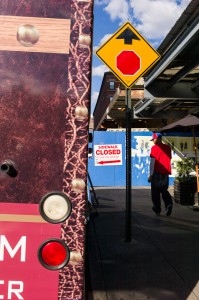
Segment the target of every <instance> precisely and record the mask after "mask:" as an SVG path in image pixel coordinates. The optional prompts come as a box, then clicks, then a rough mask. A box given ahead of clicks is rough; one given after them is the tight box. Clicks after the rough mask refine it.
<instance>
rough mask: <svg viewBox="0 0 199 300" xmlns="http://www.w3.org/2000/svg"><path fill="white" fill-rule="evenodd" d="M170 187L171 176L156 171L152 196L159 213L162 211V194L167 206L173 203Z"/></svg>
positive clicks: (152, 183)
mask: <svg viewBox="0 0 199 300" xmlns="http://www.w3.org/2000/svg"><path fill="white" fill-rule="evenodd" d="M168 187H169V176H168V175H167V174H160V173H157V172H154V174H153V176H152V181H151V198H152V202H153V206H154V208H155V210H156V211H157V213H160V212H161V198H160V194H162V200H163V202H164V205H165V208H167V206H168V205H173V201H172V197H171V195H170V194H169V192H168Z"/></svg>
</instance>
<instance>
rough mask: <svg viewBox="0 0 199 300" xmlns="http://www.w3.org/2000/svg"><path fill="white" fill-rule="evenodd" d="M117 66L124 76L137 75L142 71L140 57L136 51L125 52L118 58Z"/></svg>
mask: <svg viewBox="0 0 199 300" xmlns="http://www.w3.org/2000/svg"><path fill="white" fill-rule="evenodd" d="M116 66H117V68H118V70H120V72H122V74H124V75H135V73H137V72H138V71H139V70H140V67H141V63H140V57H139V56H138V55H137V54H136V53H135V52H134V51H128V50H123V51H122V52H121V53H120V54H119V55H118V56H117V58H116Z"/></svg>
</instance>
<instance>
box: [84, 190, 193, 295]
mask: <svg viewBox="0 0 199 300" xmlns="http://www.w3.org/2000/svg"><path fill="white" fill-rule="evenodd" d="M95 192H96V195H97V199H98V201H99V207H98V208H97V210H98V215H97V214H96V213H95V211H93V213H92V215H91V217H90V221H89V225H88V233H87V240H88V249H87V250H88V254H89V259H88V265H89V267H90V270H88V269H87V270H86V271H87V275H88V274H89V272H90V279H91V287H92V288H91V290H90V291H88V293H87V294H88V295H87V300H107V299H108V300H132V299H135V300H145V299H147V300H148V299H150V300H153V299H154V300H185V299H188V300H196V299H199V282H198V281H199V212H198V211H193V210H192V208H191V207H187V206H182V205H179V204H176V203H174V208H173V213H172V215H171V216H169V217H167V216H166V215H165V213H164V211H163V213H162V215H161V216H159V217H157V216H156V215H154V213H153V212H152V210H151V206H152V205H151V200H150V189H149V188H148V187H141V188H135V189H132V213H131V215H132V219H131V220H132V225H131V231H132V240H131V242H125V233H126V229H125V224H126V213H125V212H126V208H125V207H126V205H125V201H126V191H125V189H120V188H114V189H113V188H112V189H95ZM171 192H172V190H171ZM162 210H163V209H162Z"/></svg>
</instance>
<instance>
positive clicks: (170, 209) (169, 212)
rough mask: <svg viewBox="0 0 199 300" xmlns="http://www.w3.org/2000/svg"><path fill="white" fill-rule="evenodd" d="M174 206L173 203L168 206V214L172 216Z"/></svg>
mask: <svg viewBox="0 0 199 300" xmlns="http://www.w3.org/2000/svg"><path fill="white" fill-rule="evenodd" d="M172 208H173V206H172V205H171V204H169V205H168V206H167V208H166V216H170V215H171V213H172Z"/></svg>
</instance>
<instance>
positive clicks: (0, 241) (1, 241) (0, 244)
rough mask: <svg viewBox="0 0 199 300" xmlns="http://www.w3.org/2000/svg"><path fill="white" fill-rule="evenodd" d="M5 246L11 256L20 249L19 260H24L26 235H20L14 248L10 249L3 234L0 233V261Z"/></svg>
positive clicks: (2, 257)
mask: <svg viewBox="0 0 199 300" xmlns="http://www.w3.org/2000/svg"><path fill="white" fill-rule="evenodd" d="M5 248H6V249H7V252H8V253H9V255H10V257H11V258H13V257H14V256H15V255H16V253H17V252H18V251H19V249H20V250H21V255H20V261H21V262H22V261H23V262H24V261H25V260H26V236H22V237H21V238H20V240H19V241H18V243H17V244H16V246H15V247H14V249H12V247H11V246H10V244H9V242H8V240H7V238H6V237H5V235H0V261H4V249H5Z"/></svg>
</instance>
